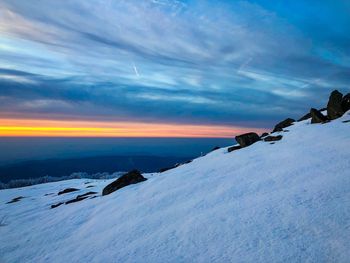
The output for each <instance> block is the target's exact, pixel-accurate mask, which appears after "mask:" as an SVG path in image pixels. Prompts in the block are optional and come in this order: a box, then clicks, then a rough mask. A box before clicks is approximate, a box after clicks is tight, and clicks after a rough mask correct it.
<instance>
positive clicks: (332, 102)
mask: <svg viewBox="0 0 350 263" xmlns="http://www.w3.org/2000/svg"><path fill="white" fill-rule="evenodd" d="M342 100H343V94H341V93H340V92H339V91H337V90H334V91H332V93H331V95H330V96H329V100H328V104H327V117H328V119H330V120H334V119H337V118H339V117H341V116H343V114H344V111H343V109H342Z"/></svg>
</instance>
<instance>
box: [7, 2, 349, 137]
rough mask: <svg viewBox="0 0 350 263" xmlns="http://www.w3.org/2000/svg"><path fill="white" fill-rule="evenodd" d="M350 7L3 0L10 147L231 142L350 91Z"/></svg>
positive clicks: (331, 4)
mask: <svg viewBox="0 0 350 263" xmlns="http://www.w3.org/2000/svg"><path fill="white" fill-rule="evenodd" d="M349 14H350V2H349V1H347V0H343V1H341V0H332V1H328V0H319V1H316V0H315V1H312V0H298V1H295V0H294V1H292V0H281V1H268V0H251V1H236V0H231V1H207V0H201V1H199V0H198V1H194V0H90V1H85V0H65V1H58V0H26V1H23V0H0V120H1V124H0V136H26V135H27V136H128V135H129V136H131V137H132V136H135V137H142V136H143V137H147V136H150V137H152V136H154V137H229V136H232V135H235V134H238V133H242V132H246V131H248V130H254V131H258V132H262V131H264V130H267V129H270V128H272V127H273V125H274V124H275V123H276V122H278V121H281V120H283V119H285V118H287V117H293V118H298V117H300V116H302V115H304V114H305V113H306V112H307V111H308V110H309V108H310V107H319V108H321V107H323V106H324V105H325V104H326V102H327V97H328V95H329V93H330V91H331V90H333V89H338V90H340V91H342V92H349V89H350V15H349Z"/></svg>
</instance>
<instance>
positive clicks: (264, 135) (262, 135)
mask: <svg viewBox="0 0 350 263" xmlns="http://www.w3.org/2000/svg"><path fill="white" fill-rule="evenodd" d="M267 135H269V134H268V133H267V132H264V133H263V134H261V136H260V138H262V137H266V136H267Z"/></svg>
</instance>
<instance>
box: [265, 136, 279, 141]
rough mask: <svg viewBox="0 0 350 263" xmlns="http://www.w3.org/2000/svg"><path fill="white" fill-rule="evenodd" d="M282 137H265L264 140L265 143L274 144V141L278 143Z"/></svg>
mask: <svg viewBox="0 0 350 263" xmlns="http://www.w3.org/2000/svg"><path fill="white" fill-rule="evenodd" d="M282 137H283V136H282V135H277V136H271V135H270V136H267V137H266V138H264V141H265V142H275V141H279V140H281V139H282Z"/></svg>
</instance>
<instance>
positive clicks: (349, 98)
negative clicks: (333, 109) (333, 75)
mask: <svg viewBox="0 0 350 263" xmlns="http://www.w3.org/2000/svg"><path fill="white" fill-rule="evenodd" d="M341 108H342V110H343V111H344V112H347V111H348V110H350V93H348V94H346V95H345V96H344V97H343V100H342V102H341Z"/></svg>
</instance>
